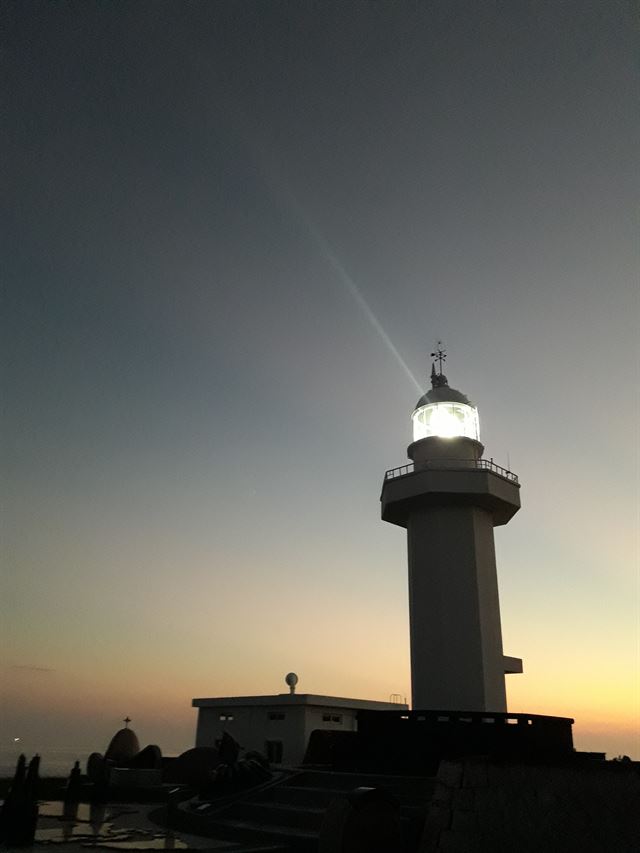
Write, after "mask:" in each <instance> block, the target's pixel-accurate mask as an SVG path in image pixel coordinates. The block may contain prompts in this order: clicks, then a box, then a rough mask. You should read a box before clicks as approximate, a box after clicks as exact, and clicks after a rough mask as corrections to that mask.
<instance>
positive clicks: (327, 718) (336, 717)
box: [322, 714, 342, 723]
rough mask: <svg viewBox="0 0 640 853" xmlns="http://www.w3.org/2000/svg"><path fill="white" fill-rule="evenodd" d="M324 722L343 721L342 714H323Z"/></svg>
mask: <svg viewBox="0 0 640 853" xmlns="http://www.w3.org/2000/svg"><path fill="white" fill-rule="evenodd" d="M322 722H323V723H342V714H323V715H322Z"/></svg>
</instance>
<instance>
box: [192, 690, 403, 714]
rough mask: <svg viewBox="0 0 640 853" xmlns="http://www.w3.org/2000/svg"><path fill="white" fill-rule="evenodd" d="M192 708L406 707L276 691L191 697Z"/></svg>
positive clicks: (368, 700) (370, 708)
mask: <svg viewBox="0 0 640 853" xmlns="http://www.w3.org/2000/svg"><path fill="white" fill-rule="evenodd" d="M191 704H192V706H193V707H194V708H230V707H236V708H239V707H265V708H266V707H274V706H278V707H281V706H285V707H291V706H316V707H321V708H346V709H350V708H351V709H353V710H355V711H401V710H403V709H405V708H408V707H409V706H408V705H404V704H402V703H398V702H378V701H375V700H373V699H347V698H344V697H341V696H317V695H316V694H314V693H277V694H275V695H274V696H216V697H214V698H211V699H192V700H191Z"/></svg>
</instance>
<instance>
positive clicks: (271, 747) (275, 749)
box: [264, 740, 284, 764]
mask: <svg viewBox="0 0 640 853" xmlns="http://www.w3.org/2000/svg"><path fill="white" fill-rule="evenodd" d="M264 751H265V752H266V754H267V761H268V762H269V763H270V764H282V755H283V751H284V750H283V748H282V741H281V740H266V741H265V742H264Z"/></svg>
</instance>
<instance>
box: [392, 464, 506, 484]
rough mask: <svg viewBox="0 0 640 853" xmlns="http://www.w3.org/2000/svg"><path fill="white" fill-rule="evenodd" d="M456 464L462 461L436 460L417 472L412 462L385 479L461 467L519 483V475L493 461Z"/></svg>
mask: <svg viewBox="0 0 640 853" xmlns="http://www.w3.org/2000/svg"><path fill="white" fill-rule="evenodd" d="M455 462H460V460H454V459H434V460H432V461H429V462H421V463H420V468H418V470H417V471H416V467H415V465H414V464H413V462H410V463H409V464H408V465H400V467H399V468H390V469H389V470H388V471H386V472H385V475H384V478H385V480H395V479H396V478H397V477H406V476H407V475H408V474H419V473H420V471H424V470H426V469H432V470H434V471H435V470H443V469H446V470H448V471H450V470H451V469H452V468H456V467H459V468H460V469H465V470H466V469H469V468H476V469H481V470H483V471H492V472H493V473H494V474H497V475H498V477H503V478H504V479H505V480H509V482H510V483H517V482H518V476H517V474H514V473H513V471H509V470H508V469H507V468H503V467H502V466H501V465H496V463H495V462H494V461H493V459H465V460H464V461H462V462H461V464H460V465H455ZM443 463H444V464H443Z"/></svg>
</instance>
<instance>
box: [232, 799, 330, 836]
mask: <svg viewBox="0 0 640 853" xmlns="http://www.w3.org/2000/svg"><path fill="white" fill-rule="evenodd" d="M324 813H325V808H324V807H323V806H300V805H291V804H288V803H276V802H273V801H271V802H269V801H267V802H264V801H256V800H244V801H243V802H240V803H236V804H235V805H233V806H231V808H230V809H228V810H227V811H225V813H224V817H225V818H233V819H238V820H250V821H252V822H256V823H261V824H263V825H264V826H269V825H271V824H274V825H276V826H288V827H291V828H295V829H305V830H306V829H308V830H315V831H316V832H317V831H319V829H320V824H321V823H322V818H323V817H324Z"/></svg>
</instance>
